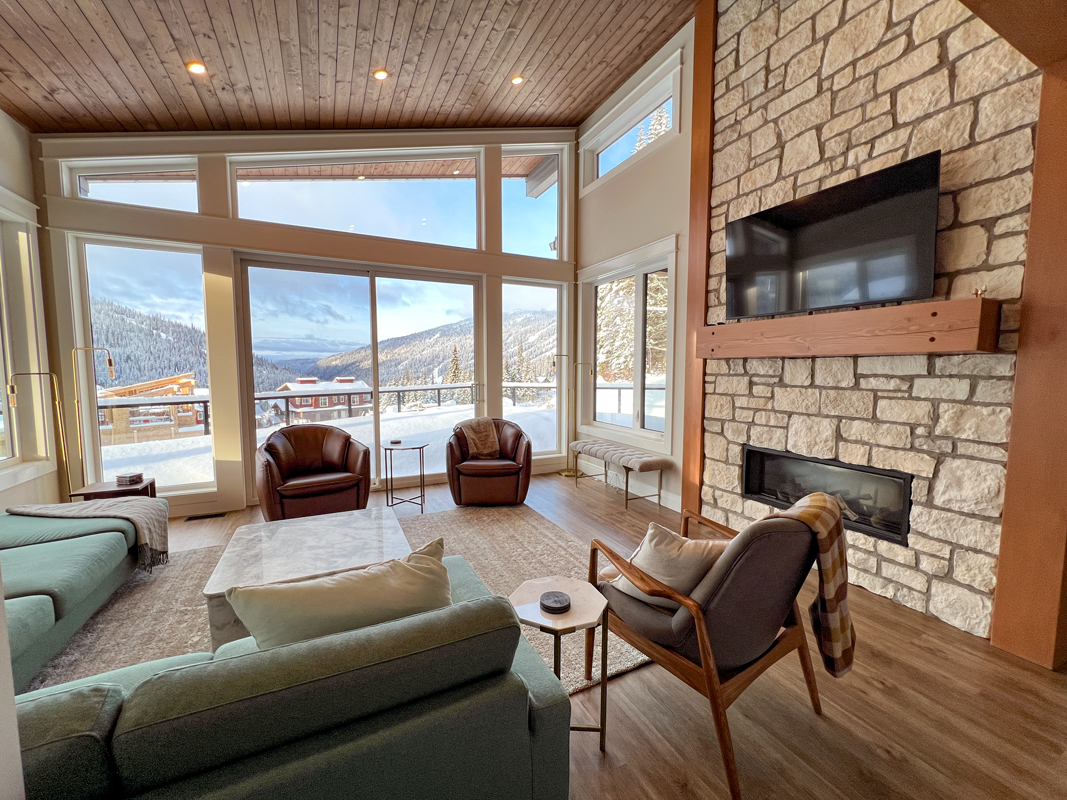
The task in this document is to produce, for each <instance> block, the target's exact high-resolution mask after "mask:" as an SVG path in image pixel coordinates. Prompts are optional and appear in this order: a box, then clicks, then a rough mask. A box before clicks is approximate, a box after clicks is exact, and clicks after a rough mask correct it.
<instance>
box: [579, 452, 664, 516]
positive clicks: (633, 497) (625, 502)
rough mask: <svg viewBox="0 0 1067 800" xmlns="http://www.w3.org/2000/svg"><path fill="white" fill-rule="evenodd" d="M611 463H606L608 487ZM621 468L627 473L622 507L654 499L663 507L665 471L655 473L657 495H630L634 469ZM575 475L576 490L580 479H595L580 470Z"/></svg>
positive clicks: (605, 471)
mask: <svg viewBox="0 0 1067 800" xmlns="http://www.w3.org/2000/svg"><path fill="white" fill-rule="evenodd" d="M583 455H586V456H589V454H588V453H584V454H583ZM589 457H590V458H595V456H589ZM609 463H611V462H609V461H604V483H605V484H607V485H608V486H610V485H611V484H610V483H608V464H609ZM620 466H622V468H623V470H624V471H625V473H626V474H625V476H624V478H623V500H622V507H623V508H624V509H626V508H629V507H630V501H631V500H651V499H652V498H653V497H655V498H656V505H663V503H662V502H660V500H661V498H662V496H663V470H661V469H660V470H656V471H655V472H656V493H655V494H630V473H631V472H633V469H632V468H631V467H627V466H625V465H620ZM648 471H651V470H648ZM574 473H575V474H574V488H576V489H577V488H578V478H580V477H581V478H592V477H593V476H592V475H584V474H582V471H581V470H579V469H576V470H575V471H574Z"/></svg>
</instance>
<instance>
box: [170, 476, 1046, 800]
mask: <svg viewBox="0 0 1067 800" xmlns="http://www.w3.org/2000/svg"><path fill="white" fill-rule="evenodd" d="M427 499H428V503H427V509H426V510H427V513H429V512H433V511H443V510H447V509H449V508H453V507H454V506H453V504H452V500H451V496H450V495H449V493H448V488H447V486H444V485H439V486H430V487H428V498H427ZM383 502H384V496H383V495H382V494H381V493H375V494H372V495H371V504H372V505H381V504H382V503H383ZM527 504H528V505H529V506H531V507H532V508H534V509H536V510H537V511H538V512H540V513H541V514H543V515H544V516H545V517H547V518H549V519H551V520H552V521H553V522H555V523H556V524H557V525H559V526H560V527H562V528H564V529H566V530H568V531H570V532H571V533H572V534H574V535H575V536H577V537H578V538H580V539H582V540H583V541H589V540H590V539H592V538H593V537H594V536H595V537H599V538H601V539H604V540H605V541H608V542H609V543H611V544H612V545H613V546H617V547H618V548H619V549H620V550H622V551H624V552H629V551H630V550H632V548H633V547H634V546H635V545H636V544H637V542H638V541H640V538H641V536H642V535H643V533H644V529H645V528H646V527H647V525H648V523H649V521H653V520H655V521H657V522H661V523H663V524H666V525H669V526H674V525H675V524H676V520H677V516H676V515H675V514H674V513H672V512H670V511H666V510H661V509H658V508H657V507H656V505H655V504H654V503H651V502H649V501H644V500H641V501H636V502H632V503H631V504H630V509H629V511H623V508H622V497H621V495H620V493H619V492H618V491H617V490H613V489H611V488H609V487H605V486H604V484H603V483H600V482H597V481H582V482H581V484H580V486H579V488H578V489H575V488H574V483H573V481H568V480H565V479H563V478H560V477H558V476H555V475H552V476H537V477H535V478H534V479H533V480H532V482H531V485H530V494H529V497H528V498H527ZM397 511H398V514H401V515H406V514H409V513H418V510H417V509H415V508H412V507H400V508H398V509H397ZM260 520H261V516H260V514H259V511H258V509H254V508H253V509H248V510H245V511H241V512H234V513H231V514H228V515H227V516H226V517H225V518H222V519H213V520H205V521H201V522H189V523H186V522H175V523H173V525H172V531H171V541H172V547H173V548H174V549H175V550H178V549H189V548H192V547H208V546H212V545H218V544H225V543H226V541H228V540H229V537H230V535H231V534H232V533H233V530H235V529H236V528H237V527H238V526H240V525H244V524H247V523H249V522H258V521H260ZM814 594H815V585H814V583H813V582H810V581H809V585H808V586H807V587H806V588H805V590H804V593H803V595H802V597H801V600H802V602H803V605H804V606H805V607H806V606H807V605H808V604H809V603H810V602H811V600H812V599H813V598H814ZM850 605H851V609H852V614H853V619H854V622H855V626H856V631H857V637H858V640H859V645H858V648H857V655H856V665H855V667H854V669H853V670H852V672H851V673H850V674H849V675H847V676H846V677H844V678H842V679H840V680H835V679H833V678H831V677H830V676H829V675H827V674H826V673H825V672H823V671H822V670H821V669H819V668H818V667H817V669H818V681H819V690H820V692H821V693H822V699H823V709H824V713H823V716H822V717H818V716H816V715H815V714H814V713H813V712H812V710H811V706H810V704H809V703H808V700H807V696H806V693H805V689H804V682H803V678H802V676H801V672H800V668H799V665H798V663H797V662H796V659H795V658H792V657H790V658H787V659H785V660H784V661H782V662H780V663H779V664H777V665H775V666H774V667H772V668H771V670H770V671H768V673H767V674H766V675H764V676H763V677H761V678H760V679H759V680H758V681H756V683H755V684H754V685H753V686H752V687H751V688H750V689H748V690H747V691H746V692H745V693H744V695H742V697H741V698H740V699H739V700H738V701H737V702H736V703H735V704H734V705H733V706H732V707H731V709H730V711H729V716H730V725H731V729H732V733H733V738H734V745H735V748H736V750H737V761H738V766H739V769H740V774H741V787H742V791H743V792H744V795H745V797H746V799H748V798H789V799H790V800H800V798H813V799H814V798H818V800H828V798H878V799H879V800H881V799H883V798H885V799H888V798H923V799H924V800H926V799H928V798H967V799H968V800H972V799H973V798H990V799H991V800H993V799H994V798H995V800H1004V799H1006V798H1040V799H1041V800H1044V799H1045V798H1049V799H1050V800H1051V798H1067V676H1065V675H1063V674H1057V673H1052V672H1047V671H1045V670H1043V669H1040V668H1038V667H1034V666H1031V665H1029V664H1027V663H1026V662H1023V661H1021V660H1019V659H1016V658H1014V657H1012V656H1009V655H1007V654H1005V653H1002V652H1000V651H998V650H995V649H994V648H992V647H991V646H990V645H989V643H988V642H987V641H985V640H983V639H978V638H976V637H974V636H971V635H969V634H966V633H963V632H961V631H958V630H956V629H955V628H952V627H950V626H949V625H946V624H945V623H943V622H940V621H939V620H937V619H934V618H932V617H927V616H925V615H923V614H920V613H918V612H915V611H912V610H910V609H907V608H904V607H903V606H899V605H897V604H895V603H892V602H891V601H889V600H886V599H885V598H882V597H878V596H876V595H873V594H871V593H869V592H867V591H865V590H863V589H859V588H857V587H853V588H852V591H851V592H850ZM810 635H811V634H810V631H809V636H810ZM813 647H814V641H813ZM609 695H610V700H609V709H610V710H609V717H608V749H607V753H606V754H602V753H600V751H599V750H598V748H597V738H598V737H597V736H595V735H594V734H587V733H572V734H571V797H572V798H581V799H582V800H586V798H588V799H590V800H591V799H592V798H597V800H601V799H602V800H613V799H617V800H648V798H656V800H674V799H675V798H677V799H678V800H682V799H683V798H684V799H687V800H688V799H689V798H727V797H729V792H728V790H727V788H726V781H725V778H724V777H723V772H722V763H721V761H720V758H719V750H718V746H717V744H716V739H715V732H714V730H713V728H712V723H711V712H710V709H709V707H708V705H707V701H706V700H705V699H704V698H703V697H702V696H701V695H699V694H698V693H697V692H695V691H693V690H692V689H689V688H688V687H687V686H685V685H684V684H682V683H681V681H679V680H677V679H675V678H673V677H672V676H670V675H669V674H667V673H666V672H665V671H664V670H662V669H661V668H659V667H657V666H654V665H650V666H646V667H642V668H640V669H638V670H635V671H634V672H631V673H629V674H626V675H622V676H619V677H617V678H614V679H613V680H612V681H611V683H610V689H609ZM598 699H599V695H598V693H597V692H596V691H588V692H585V693H583V694H580V695H576V696H575V697H574V717H575V719H576V720H577V721H579V723H580V722H583V721H585V720H590V721H592V720H593V719H595V717H596V714H597V709H598V705H597V703H598Z"/></svg>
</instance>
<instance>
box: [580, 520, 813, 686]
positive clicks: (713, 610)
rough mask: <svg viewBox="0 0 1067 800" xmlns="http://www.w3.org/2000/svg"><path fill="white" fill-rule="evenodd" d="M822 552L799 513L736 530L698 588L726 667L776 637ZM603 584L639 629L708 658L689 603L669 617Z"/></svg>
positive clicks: (696, 658) (747, 659)
mask: <svg viewBox="0 0 1067 800" xmlns="http://www.w3.org/2000/svg"><path fill="white" fill-rule="evenodd" d="M817 552H818V545H817V543H816V541H815V536H814V535H813V534H812V532H811V529H810V528H808V526H806V525H805V524H804V523H802V522H798V521H797V520H792V519H778V518H776V519H767V520H759V521H758V522H754V523H752V524H751V525H749V526H748V527H747V528H745V529H744V530H743V531H741V532H740V533H739V534H737V536H736V537H734V539H733V541H731V542H730V546H729V547H727V548H726V552H725V553H723V554H722V556H721V557H720V558H719V559H718V560H717V561H716V562H715V564H714V566H712V568H711V570H710V571H709V572H708V574H707V575H706V576H705V577H704V579H703V580H702V581H700V583H698V584H697V587H696V588H695V589H694V590H693V592H692V593H691V594H690V597H692V598H693V599H694V600H696V601H697V602H698V603H700V605H701V607H702V608H703V609H704V620H705V622H706V624H707V626H708V635H709V637H710V639H711V647H712V650H713V651H714V653H715V663H716V666H717V667H718V669H719V671H720V672H724V673H725V672H732V671H734V670H737V669H740V668H741V667H744V666H745V665H747V664H750V663H752V662H753V661H755V660H756V659H757V658H759V657H760V656H761V655H763V654H764V653H765V652H766V651H767V650H768V649H769V648H770V647H771V645H772V644H774V640H775V637H776V636H777V635H778V632H779V630H780V629H781V627H782V623H783V622H785V619H786V617H787V616H788V614H789V611H790V609H791V608H792V606H793V601H794V600H795V599H796V596H797V593H798V592H799V591H800V587H801V586H802V585H803V583H804V579H805V578H806V577H807V575H808V573H809V571H810V570H811V566H812V564H813V563H814V562H815V556H816V554H817ZM601 591H603V592H604V594H605V596H606V597H607V598H608V603H609V605H610V606H611V609H612V611H614V612H615V613H616V614H617V615H618V616H619V617H620V618H621V619H622V620H623V621H624V622H626V623H627V624H628V625H629V626H630V627H631V628H633V629H634V630H635V631H637V632H638V633H640V634H641V635H642V636H645V637H646V638H648V639H651V640H652V641H654V642H656V643H657V644H661V645H663V646H664V647H669V648H671V649H673V650H677V651H678V652H679V653H681V654H682V655H683V656H685V657H686V658H688V659H689V660H690V661H693V662H694V663H697V664H699V663H700V647H699V643H698V641H697V632H696V626H695V625H694V624H693V617H692V615H691V614H690V613H689V612H688V611H687V610H686V609H685V608H681V609H679V610H678V611H676V612H675V613H674V615H673V616H672V617H664V615H662V614H660V613H658V612H656V611H655V610H654V609H652V608H651V607H649V606H647V605H645V604H644V603H641V602H640V601H638V600H635V599H634V598H632V597H628V596H626V595H623V594H622V593H621V592H619V591H617V590H615V589H614V587H612V586H610V585H609V586H606V588H604V585H603V584H602V588H601Z"/></svg>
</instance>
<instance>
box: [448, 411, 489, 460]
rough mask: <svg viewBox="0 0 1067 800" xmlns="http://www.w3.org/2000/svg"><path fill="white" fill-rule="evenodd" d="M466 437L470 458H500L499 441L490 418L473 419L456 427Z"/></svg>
mask: <svg viewBox="0 0 1067 800" xmlns="http://www.w3.org/2000/svg"><path fill="white" fill-rule="evenodd" d="M456 427H457V428H459V429H460V430H461V431H463V435H464V436H466V437H467V451H468V452H469V453H470V455H471V458H500V439H499V438H497V435H496V424H495V423H494V422H493V418H492V417H475V418H474V419H468V420H464V421H463V422H461V423H459V424H458V425H456Z"/></svg>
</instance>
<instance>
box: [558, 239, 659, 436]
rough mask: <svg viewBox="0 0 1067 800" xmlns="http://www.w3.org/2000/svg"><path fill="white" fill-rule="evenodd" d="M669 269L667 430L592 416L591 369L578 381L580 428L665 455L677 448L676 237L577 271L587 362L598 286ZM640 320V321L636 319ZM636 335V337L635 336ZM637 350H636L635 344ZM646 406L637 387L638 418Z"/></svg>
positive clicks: (639, 364) (592, 353)
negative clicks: (675, 385) (674, 377)
mask: <svg viewBox="0 0 1067 800" xmlns="http://www.w3.org/2000/svg"><path fill="white" fill-rule="evenodd" d="M664 265H665V266H666V268H667V382H666V385H667V389H666V397H665V400H664V420H663V432H662V433H661V432H659V431H650V430H646V429H644V428H636V427H633V428H626V427H623V426H621V425H612V424H610V423H606V422H597V421H596V419H595V414H594V410H595V409H594V406H595V402H596V391H595V389H591V387H593V386H594V381H595V366H594V367H593V369H594V377H593V379H590V378H589V377H588V373H586V374H585V376H584V377H582V378H580V379H579V381H578V386H577V387H576V388H577V390H578V421H579V425H578V432H579V433H581V434H585V435H587V436H594V437H596V438H598V439H606V440H608V441H613V442H618V443H620V444H628V445H632V446H633V447H640V448H642V449H645V450H651V451H653V452H656V453H662V454H664V455H671V454H672V452H673V448H672V442H673V434H672V431H673V419H672V413H671V410H672V406H673V404H674V400H673V397H674V390H673V385H672V380H673V375H674V360H675V352H674V349H675V340H676V336H675V322H676V316H677V315H676V314H675V305H676V302H675V298H676V292H675V285H676V280H677V272H678V269H677V266H678V236H677V235H671V236H668V237H666V238H664V239H660V240H658V241H656V242H652V243H650V244H647V245H644V246H643V247H639V248H637V249H636V250H631V251H630V252H628V253H623V254H622V255H619V256H615V257H614V258H610V259H608V260H607V261H602V262H600V263H599V264H594V265H593V266H590V267H586V268H585V269H581V270H579V271H578V336H579V350H578V352H579V353H580V354H581V358H580V359H579V361H584V362H587V363H589V364H594V365H595V363H596V349H595V348H596V329H595V324H596V287H597V286H599V285H600V284H602V283H606V282H608V281H613V280H618V279H619V278H626V277H629V276H631V275H644V274H646V273H651V272H657V271H659V270H661V269H663V268H664ZM637 297H639V298H640V297H643V292H638V293H637ZM635 324H636V321H635ZM635 338H636V337H635ZM635 349H636V348H635ZM634 355H635V361H634V371H635V374H636V373H637V370H638V369H641V370H643V369H644V366H643V360H642V359H643V353H642V354H638V353H636V352H635V354H634ZM643 406H644V397H641V396H639V392H638V391H637V389H636V387H635V389H634V420H635V421H636V420H638V419H640V416H641V411H642V409H643Z"/></svg>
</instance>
